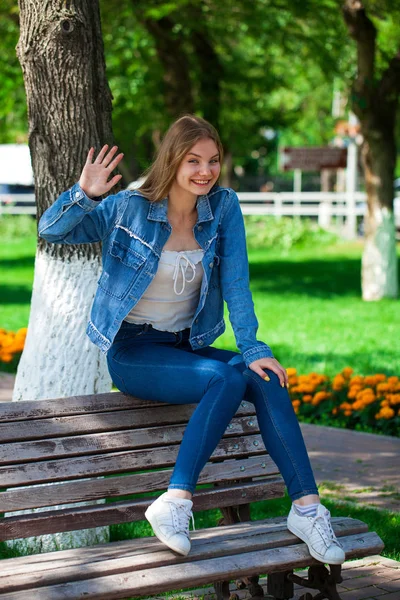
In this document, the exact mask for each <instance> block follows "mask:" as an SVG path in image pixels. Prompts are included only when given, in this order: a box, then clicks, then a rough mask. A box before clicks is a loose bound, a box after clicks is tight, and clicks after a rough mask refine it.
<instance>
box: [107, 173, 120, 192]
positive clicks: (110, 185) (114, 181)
mask: <svg viewBox="0 0 400 600" xmlns="http://www.w3.org/2000/svg"><path fill="white" fill-rule="evenodd" d="M121 179H122V175H115V176H114V177H113V178H112V179H110V181H108V182H107V192H108V191H110V190H111V188H113V187H114V185H116V184H117V183H118V181H120V180H121Z"/></svg>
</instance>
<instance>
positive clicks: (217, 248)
mask: <svg viewBox="0 0 400 600" xmlns="http://www.w3.org/2000/svg"><path fill="white" fill-rule="evenodd" d="M117 150H118V149H117V147H113V148H112V149H111V150H109V151H108V147H107V146H104V147H103V149H102V150H101V151H100V153H99V154H98V156H97V158H95V156H94V149H93V148H91V149H90V151H89V154H88V157H87V161H86V164H85V166H84V168H83V171H82V174H81V177H80V180H79V183H77V184H75V185H74V186H73V187H72V188H71V189H70V190H68V191H66V192H64V193H63V194H62V195H61V196H60V197H59V198H58V200H57V201H56V202H55V203H54V204H53V206H51V207H50V208H49V209H48V210H47V211H46V212H45V213H44V215H43V216H42V218H41V220H40V223H39V234H40V235H41V237H43V238H45V239H46V240H48V241H49V242H54V243H67V244H80V243H90V242H97V241H100V240H101V241H102V242H103V272H102V275H101V277H100V280H99V285H98V290H97V293H96V296H95V300H94V303H93V307H92V312H91V319H90V321H89V324H88V328H87V334H88V335H89V337H90V339H91V340H92V341H93V342H94V343H95V344H97V346H99V347H100V348H101V350H102V351H103V352H106V353H107V362H108V367H109V371H110V374H111V377H112V379H113V381H114V383H115V384H116V385H117V386H118V388H119V389H120V390H121V391H122V392H125V393H128V394H132V395H134V396H137V397H139V398H143V399H147V400H154V401H159V402H169V403H174V404H184V403H197V404H198V407H197V409H196V410H195V412H194V413H193V416H192V417H191V419H190V421H189V423H188V426H187V428H186V431H185V434H184V436H183V439H182V443H181V446H180V449H179V454H178V457H177V460H176V465H175V468H174V471H173V475H172V478H171V481H170V485H169V487H168V491H167V492H166V493H164V494H162V495H161V496H160V497H159V498H158V499H157V500H155V502H153V504H151V506H150V507H149V508H148V509H147V511H146V518H147V519H148V521H149V522H150V523H151V526H152V528H153V530H154V533H155V534H156V536H157V537H158V538H159V539H160V540H161V541H162V542H163V543H164V544H166V545H167V546H168V547H170V548H171V549H172V550H174V551H175V552H178V553H179V554H183V555H186V554H188V552H189V550H190V538H189V522H190V518H191V517H192V512H191V509H192V500H191V498H192V494H193V493H194V490H195V487H196V482H197V479H198V476H199V473H200V471H201V469H202V468H203V467H204V465H205V463H206V462H207V460H208V458H209V457H210V455H211V454H212V452H213V450H214V449H215V447H216V445H217V444H218V442H219V440H220V438H221V436H222V435H223V433H224V431H225V429H226V427H227V425H228V423H229V421H230V420H231V418H232V417H233V416H234V414H235V412H236V410H237V408H238V406H239V404H240V402H241V401H242V400H243V399H246V400H247V401H249V402H252V403H254V405H255V407H256V410H257V417H258V422H259V425H260V430H261V433H262V437H263V440H264V443H265V446H266V448H267V449H268V451H269V453H270V455H271V457H272V458H273V460H274V461H275V463H276V464H277V466H278V467H279V469H280V471H281V473H282V475H283V477H284V480H285V483H286V486H287V489H288V493H289V495H290V497H291V499H292V501H293V504H292V508H291V511H290V514H289V516H288V528H289V530H290V531H291V532H293V533H294V534H295V535H296V536H298V537H299V538H301V539H302V540H304V541H305V542H306V543H307V544H308V547H309V550H310V553H311V555H312V556H313V557H314V558H316V559H317V560H320V561H322V562H327V563H331V564H341V563H342V562H343V561H344V558H345V555H344V552H343V549H342V547H341V546H340V544H339V542H338V541H337V539H336V537H335V534H334V532H333V530H332V527H331V523H330V515H329V512H328V511H327V510H326V509H325V508H324V507H323V506H322V505H321V504H320V502H319V497H318V490H317V486H316V483H315V480H314V476H313V473H312V469H311V465H310V462H309V458H308V455H307V451H306V448H305V445H304V441H303V438H302V435H301V431H300V428H299V425H298V421H297V418H296V415H295V413H294V411H293V408H292V404H291V401H290V398H289V394H288V391H287V385H288V384H287V374H286V371H285V369H284V367H282V366H281V365H280V364H279V362H278V361H277V360H276V359H275V358H274V357H273V354H272V351H271V349H270V348H269V346H267V345H266V344H265V343H263V342H261V341H258V340H257V339H256V333H257V329H258V323H257V319H256V316H255V313H254V305H253V301H252V296H251V292H250V289H249V269H248V260H247V251H246V240H245V230H244V225H243V217H242V213H241V209H240V205H239V202H238V198H237V195H236V194H235V192H234V191H233V190H231V189H229V188H223V187H220V186H218V183H217V182H218V178H219V175H220V170H221V162H222V146H221V142H220V139H219V136H218V133H217V132H216V130H215V129H214V128H213V127H212V125H210V124H209V123H207V122H206V121H204V120H203V119H200V118H198V117H195V116H191V115H187V116H184V117H182V118H180V119H179V120H178V121H176V122H175V123H174V124H173V125H172V126H171V127H170V129H169V131H168V132H167V134H166V135H165V137H164V139H163V142H162V144H161V146H160V149H159V152H158V155H157V157H156V159H155V162H154V163H153V165H152V166H151V167H150V169H149V170H148V172H147V176H146V179H145V182H144V184H143V185H142V186H141V187H140V188H139V189H138V190H136V191H129V190H126V191H122V192H119V193H118V194H116V195H111V196H108V197H107V198H106V199H105V200H101V198H100V196H102V195H104V194H106V193H107V192H109V191H110V189H111V188H112V187H113V186H114V185H115V184H116V183H117V182H118V181H119V179H120V177H121V176H120V175H116V176H114V177H112V178H111V179H110V180H109V177H110V175H111V172H112V171H113V169H114V168H115V167H116V166H117V165H118V163H119V161H120V160H121V158H122V156H123V155H122V154H117ZM224 300H225V301H226V303H227V305H228V309H229V318H230V321H231V323H232V327H233V330H234V333H235V338H236V342H237V346H238V348H239V350H240V353H237V352H233V351H229V350H220V349H217V348H214V347H213V346H212V345H211V344H212V343H213V342H214V341H215V340H216V338H217V337H218V336H219V335H221V333H222V332H223V331H224V329H225V324H224V319H223V306H224V304H223V301H224Z"/></svg>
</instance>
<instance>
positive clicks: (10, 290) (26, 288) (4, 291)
mask: <svg viewBox="0 0 400 600" xmlns="http://www.w3.org/2000/svg"><path fill="white" fill-rule="evenodd" d="M31 296H32V286H30V285H0V299H1V300H0V303H1V304H29V303H30V301H31Z"/></svg>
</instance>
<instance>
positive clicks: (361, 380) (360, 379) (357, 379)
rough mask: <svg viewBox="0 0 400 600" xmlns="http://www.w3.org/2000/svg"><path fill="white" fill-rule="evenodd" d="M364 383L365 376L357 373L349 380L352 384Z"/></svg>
mask: <svg viewBox="0 0 400 600" xmlns="http://www.w3.org/2000/svg"><path fill="white" fill-rule="evenodd" d="M363 383H364V377H361V375H355V376H354V377H352V378H351V379H350V381H349V384H350V385H362V384H363Z"/></svg>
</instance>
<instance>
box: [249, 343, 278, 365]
mask: <svg viewBox="0 0 400 600" xmlns="http://www.w3.org/2000/svg"><path fill="white" fill-rule="evenodd" d="M259 358H274V355H273V353H272V350H271V348H270V347H269V346H267V344H264V343H263V344H262V345H260V346H256V347H254V348H250V349H249V350H246V351H245V352H243V360H244V362H245V364H246V367H248V366H249V364H250V363H252V362H253V361H254V360H258V359H259Z"/></svg>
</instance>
